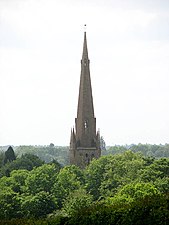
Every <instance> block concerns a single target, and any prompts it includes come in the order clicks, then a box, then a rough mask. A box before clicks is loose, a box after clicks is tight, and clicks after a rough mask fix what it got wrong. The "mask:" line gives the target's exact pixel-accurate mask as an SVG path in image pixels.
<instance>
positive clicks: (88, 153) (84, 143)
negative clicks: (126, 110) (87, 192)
mask: <svg viewBox="0 0 169 225" xmlns="http://www.w3.org/2000/svg"><path fill="white" fill-rule="evenodd" d="M89 64H90V60H89V58H88V49H87V38H86V32H84V43H83V53H82V60H81V76H80V86H79V99H78V107H77V118H76V119H75V129H74V128H73V129H72V130H71V139H70V152H69V153H70V163H71V164H75V165H77V166H79V167H81V168H84V167H85V166H86V165H88V164H89V162H90V161H91V160H92V159H93V158H99V157H100V155H101V149H100V134H99V132H97V133H96V118H95V116H94V106H93V96H92V86H91V80H90V68H89Z"/></svg>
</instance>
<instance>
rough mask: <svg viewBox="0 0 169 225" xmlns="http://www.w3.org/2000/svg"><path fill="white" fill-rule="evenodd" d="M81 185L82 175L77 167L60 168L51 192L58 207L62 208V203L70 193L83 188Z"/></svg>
mask: <svg viewBox="0 0 169 225" xmlns="http://www.w3.org/2000/svg"><path fill="white" fill-rule="evenodd" d="M83 185H84V175H83V171H82V170H81V169H80V168H79V167H77V166H75V165H71V166H65V167H64V168H62V169H61V170H60V172H59V174H58V176H57V179H56V182H55V184H54V188H53V192H54V194H55V196H56V198H57V199H58V204H59V207H60V208H61V207H62V203H63V201H64V200H65V199H66V198H67V197H68V195H69V194H70V193H71V192H72V191H75V190H78V189H79V188H81V187H83Z"/></svg>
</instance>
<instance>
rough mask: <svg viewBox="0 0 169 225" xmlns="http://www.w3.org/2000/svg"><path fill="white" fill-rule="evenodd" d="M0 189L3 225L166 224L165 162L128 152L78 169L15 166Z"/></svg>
mask: <svg viewBox="0 0 169 225" xmlns="http://www.w3.org/2000/svg"><path fill="white" fill-rule="evenodd" d="M27 156H29V157H30V155H27ZM23 157H24V156H22V157H21V159H22V158H23ZM29 159H30V158H29ZM36 159H37V160H40V159H38V158H36ZM15 161H17V159H16V160H14V161H12V162H8V163H7V164H6V165H3V166H2V167H1V169H2V168H3V167H4V166H7V165H10V164H12V163H14V162H15ZM34 163H36V160H34ZM0 190H1V191H0V221H1V224H5V225H8V224H17V225H18V224H20V225H22V224H27V225H28V224H44V225H47V224H50V225H52V224H53V225H54V224H55V225H57V224H58V225H61V224H65V225H66V224H67V225H75V224H82V225H83V224H84V225H89V224H90V225H97V224H98V225H99V224H105V225H108V224H116V225H129V224H130V225H132V224H133V225H134V224H137V225H144V224H146V225H152V224H153V225H155V224H158V225H167V224H168V223H169V159H168V158H160V159H155V158H154V157H145V156H144V155H142V154H140V153H134V152H132V151H130V150H129V151H124V153H121V154H116V155H107V156H102V157H100V158H99V159H98V160H96V159H94V160H93V161H92V162H91V163H90V164H89V166H87V167H86V168H85V169H84V170H81V169H80V168H78V167H76V166H74V165H68V166H64V167H61V166H60V165H59V164H58V163H57V162H56V161H54V162H53V163H48V164H46V163H44V162H43V161H41V165H34V166H33V168H31V169H29V170H28V169H23V168H22V169H20V168H19V167H18V169H16V168H15V169H14V170H11V171H10V172H9V173H8V174H7V175H6V176H2V177H1V178H0Z"/></svg>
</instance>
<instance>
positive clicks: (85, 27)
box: [84, 24, 87, 32]
mask: <svg viewBox="0 0 169 225" xmlns="http://www.w3.org/2000/svg"><path fill="white" fill-rule="evenodd" d="M86 29H87V25H86V24H84V32H86Z"/></svg>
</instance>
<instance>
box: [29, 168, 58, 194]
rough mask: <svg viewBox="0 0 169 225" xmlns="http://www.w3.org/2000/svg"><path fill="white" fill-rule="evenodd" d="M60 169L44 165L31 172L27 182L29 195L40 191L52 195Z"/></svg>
mask: <svg viewBox="0 0 169 225" xmlns="http://www.w3.org/2000/svg"><path fill="white" fill-rule="evenodd" d="M58 172H59V170H58V168H56V167H55V165H54V164H52V165H48V164H44V165H42V166H40V167H37V168H34V169H33V170H32V171H30V173H29V176H28V177H27V178H26V180H25V186H26V190H27V192H28V193H29V194H36V193H38V192H40V191H45V192H49V193H51V190H52V188H53V185H54V184H55V183H56V178H57V175H58Z"/></svg>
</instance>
